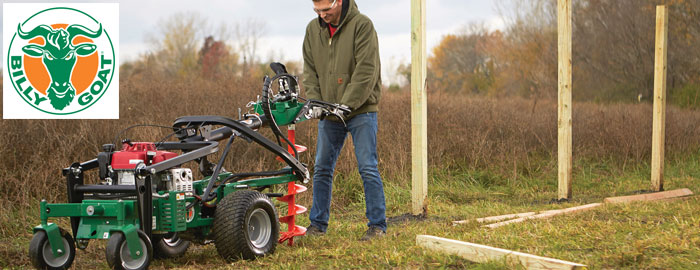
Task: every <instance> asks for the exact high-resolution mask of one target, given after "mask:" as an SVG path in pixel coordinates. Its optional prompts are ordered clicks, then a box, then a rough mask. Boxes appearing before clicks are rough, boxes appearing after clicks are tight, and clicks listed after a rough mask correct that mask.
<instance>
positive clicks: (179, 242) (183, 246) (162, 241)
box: [153, 233, 191, 259]
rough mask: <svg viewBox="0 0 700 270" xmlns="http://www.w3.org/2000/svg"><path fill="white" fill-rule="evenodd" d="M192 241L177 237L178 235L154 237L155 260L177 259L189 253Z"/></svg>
mask: <svg viewBox="0 0 700 270" xmlns="http://www.w3.org/2000/svg"><path fill="white" fill-rule="evenodd" d="M190 244H191V243H190V241H187V240H184V239H182V238H180V237H178V236H177V233H172V234H168V235H159V236H153V257H154V258H159V259H161V258H175V257H179V256H181V255H182V254H185V252H187V249H188V248H189V247H190Z"/></svg>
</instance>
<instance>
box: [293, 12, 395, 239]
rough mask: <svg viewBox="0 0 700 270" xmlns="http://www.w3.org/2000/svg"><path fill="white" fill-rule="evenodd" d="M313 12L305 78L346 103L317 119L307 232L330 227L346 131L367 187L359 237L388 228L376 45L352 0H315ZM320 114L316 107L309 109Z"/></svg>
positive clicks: (315, 95) (311, 87) (312, 95)
mask: <svg viewBox="0 0 700 270" xmlns="http://www.w3.org/2000/svg"><path fill="white" fill-rule="evenodd" d="M313 6H314V11H315V12H316V14H318V18H314V19H313V20H312V21H311V22H310V23H309V25H308V26H307V27H306V36H305V37H304V51H303V54H304V81H303V85H304V88H305V89H306V95H307V97H308V98H309V99H317V100H323V101H326V102H331V103H338V104H342V105H346V106H348V107H349V108H350V109H351V112H350V113H349V114H348V115H346V117H345V118H346V119H345V121H344V122H343V121H341V120H340V119H338V118H335V117H328V118H326V119H324V120H321V121H320V122H319V124H318V141H317V144H316V162H315V165H314V176H313V205H312V206H311V213H310V216H309V219H310V220H311V225H310V226H309V227H308V228H307V232H306V233H307V235H320V234H324V233H325V232H326V229H327V228H328V219H329V217H330V205H331V193H332V183H333V172H334V170H335V164H336V161H337V159H338V155H339V154H340V150H341V149H342V148H343V143H344V142H345V137H346V136H347V133H348V132H350V134H351V135H352V140H353V144H354V146H355V157H356V158H357V164H358V167H359V168H358V169H359V172H360V176H361V177H362V183H363V185H364V191H365V204H366V212H365V215H366V216H367V219H369V222H368V223H367V226H368V227H369V228H368V229H367V232H366V233H365V235H364V236H363V237H362V238H361V239H360V240H369V239H372V238H375V237H378V236H383V235H384V234H386V227H387V226H386V215H385V211H386V204H385V200H384V186H383V183H382V179H381V177H380V176H379V170H378V169H377V104H378V103H379V97H380V95H381V77H380V70H381V68H380V63H379V45H378V42H377V33H376V31H375V30H374V25H373V24H372V21H371V20H370V19H369V18H368V17H367V16H365V15H363V14H361V13H360V11H359V10H358V8H357V4H355V0H313ZM312 114H313V115H314V116H316V117H320V111H318V110H317V111H314V112H313V113H312Z"/></svg>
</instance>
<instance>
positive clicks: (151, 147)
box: [112, 142, 177, 170]
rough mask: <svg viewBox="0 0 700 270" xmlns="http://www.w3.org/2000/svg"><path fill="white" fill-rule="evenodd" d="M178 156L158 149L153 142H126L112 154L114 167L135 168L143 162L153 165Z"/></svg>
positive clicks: (119, 168)
mask: <svg viewBox="0 0 700 270" xmlns="http://www.w3.org/2000/svg"><path fill="white" fill-rule="evenodd" d="M149 152H150V157H149ZM176 156H177V154H176V153H173V152H167V151H157V150H156V145H155V144H154V143H151V142H135V143H131V144H129V143H124V145H123V147H122V150H121V151H118V152H114V154H112V169H115V170H127V169H128V170H133V169H134V168H136V164H139V163H141V162H143V163H144V164H146V165H151V164H155V163H158V162H163V161H164V160H167V159H171V158H174V157H176Z"/></svg>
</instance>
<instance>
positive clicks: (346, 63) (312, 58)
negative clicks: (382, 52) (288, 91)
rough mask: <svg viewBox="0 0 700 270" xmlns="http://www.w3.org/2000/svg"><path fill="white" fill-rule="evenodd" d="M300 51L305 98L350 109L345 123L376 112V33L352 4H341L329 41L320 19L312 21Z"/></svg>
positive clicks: (378, 84) (351, 1)
mask: <svg viewBox="0 0 700 270" xmlns="http://www.w3.org/2000/svg"><path fill="white" fill-rule="evenodd" d="M303 50H304V51H303V54H304V80H303V85H304V89H305V90H306V96H307V98H309V99H317V100H323V101H326V102H332V103H338V104H344V105H347V106H349V107H350V108H351V109H352V113H350V115H349V118H348V119H350V118H352V117H353V116H355V115H358V114H361V113H367V112H376V111H377V104H378V103H379V97H380V96H381V76H380V71H381V65H380V63H379V44H378V42H377V32H376V31H375V30H374V25H373V24H372V21H371V20H370V19H369V18H368V17H367V16H365V15H364V14H361V13H360V11H359V10H358V8H357V4H356V3H355V0H343V7H342V13H341V17H340V24H338V28H337V30H336V32H335V34H334V35H333V37H332V38H331V35H330V32H329V31H328V25H327V24H326V23H325V22H324V21H323V19H321V18H320V17H317V18H314V19H313V20H311V22H309V24H308V26H307V27H306V35H305V36H304V48H303Z"/></svg>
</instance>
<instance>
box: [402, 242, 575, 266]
mask: <svg viewBox="0 0 700 270" xmlns="http://www.w3.org/2000/svg"><path fill="white" fill-rule="evenodd" d="M416 244H417V245H418V246H421V247H424V248H427V249H430V250H434V251H440V252H445V253H448V254H453V255H457V256H460V257H462V258H465V259H467V260H469V261H472V262H477V263H485V262H488V261H494V260H502V259H504V258H505V259H506V261H508V262H509V263H513V264H521V265H523V266H524V267H525V268H526V269H586V265H583V264H579V263H574V262H568V261H563V260H558V259H552V258H547V257H541V256H537V255H532V254H527V253H522V252H517V251H512V250H507V249H502V248H496V247H490V246H485V245H479V244H474V243H469V242H463V241H457V240H452V239H447V238H441V237H436V236H431V235H417V236H416Z"/></svg>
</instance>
